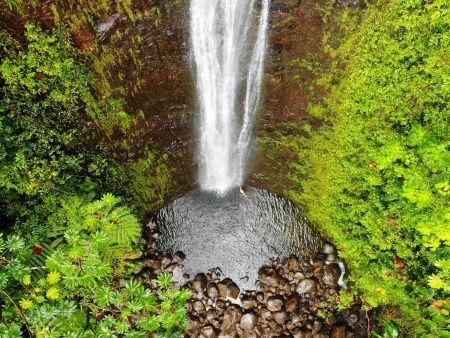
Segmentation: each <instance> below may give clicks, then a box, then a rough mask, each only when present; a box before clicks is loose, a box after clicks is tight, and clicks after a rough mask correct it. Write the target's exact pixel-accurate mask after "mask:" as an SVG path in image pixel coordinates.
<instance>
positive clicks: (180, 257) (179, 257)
mask: <svg viewBox="0 0 450 338" xmlns="http://www.w3.org/2000/svg"><path fill="white" fill-rule="evenodd" d="M173 258H174V259H175V260H177V261H178V262H182V261H184V259H185V258H186V255H185V254H184V253H183V252H181V251H177V252H175V253H174V254H173Z"/></svg>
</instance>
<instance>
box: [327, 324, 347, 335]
mask: <svg viewBox="0 0 450 338" xmlns="http://www.w3.org/2000/svg"><path fill="white" fill-rule="evenodd" d="M346 334H347V329H346V327H345V326H335V327H333V328H332V329H331V331H330V338H344V337H345V335H346Z"/></svg>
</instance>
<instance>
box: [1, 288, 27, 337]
mask: <svg viewBox="0 0 450 338" xmlns="http://www.w3.org/2000/svg"><path fill="white" fill-rule="evenodd" d="M2 293H3V294H4V295H5V296H6V297H8V299H9V300H10V301H11V303H13V304H14V306H15V307H16V309H17V311H19V315H20V318H22V321H23V323H24V325H25V327H26V329H27V331H28V336H29V337H33V335H32V334H31V331H30V328H29V327H28V322H27V319H26V318H25V315H24V314H23V312H22V309H21V308H20V307H19V306H18V305H17V304H16V302H15V301H14V300H13V299H12V298H11V296H10V295H9V294H8V293H7V292H5V291H3V290H2Z"/></svg>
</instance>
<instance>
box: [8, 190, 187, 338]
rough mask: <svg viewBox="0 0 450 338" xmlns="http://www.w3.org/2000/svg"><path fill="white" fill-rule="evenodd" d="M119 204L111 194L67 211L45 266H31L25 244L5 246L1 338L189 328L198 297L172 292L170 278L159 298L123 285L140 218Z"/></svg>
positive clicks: (11, 239) (127, 282)
mask: <svg viewBox="0 0 450 338" xmlns="http://www.w3.org/2000/svg"><path fill="white" fill-rule="evenodd" d="M118 202H119V200H118V199H117V198H115V197H113V196H112V195H109V194H108V195H105V196H104V197H103V198H102V199H101V200H98V201H94V202H91V203H87V204H83V203H73V201H71V203H68V204H67V205H65V206H64V208H63V209H62V210H61V212H60V214H59V215H58V219H59V220H64V221H65V222H64V221H63V222H62V224H61V227H62V228H63V230H64V231H63V232H62V233H61V234H62V237H60V238H59V237H58V236H57V237H55V238H54V239H55V242H57V243H59V244H58V245H57V247H56V249H55V250H54V251H53V252H52V253H51V254H49V255H47V258H46V259H45V260H44V264H45V265H44V266H33V265H32V262H33V260H32V259H31V257H32V256H33V253H32V250H30V249H28V248H27V245H26V242H25V241H24V239H23V238H21V237H19V236H17V235H10V236H8V237H7V238H6V240H5V239H3V238H1V239H0V253H1V257H0V258H1V259H0V262H1V269H0V292H1V293H2V294H3V295H4V296H5V297H3V298H4V300H3V304H2V305H3V309H2V318H1V322H0V334H1V336H2V337H21V336H22V328H26V330H27V331H28V334H29V336H31V334H33V335H34V336H36V337H62V336H64V337H117V336H118V335H123V336H124V337H147V332H156V331H157V330H158V329H160V330H161V329H162V330H163V331H164V332H166V333H167V334H171V333H175V332H176V330H178V329H180V328H181V327H182V326H183V325H184V324H183V323H184V322H185V319H186V310H185V308H184V304H185V302H186V300H187V299H189V298H190V296H191V293H190V291H188V290H183V289H182V290H180V289H177V288H173V287H172V278H171V276H170V275H169V274H167V273H163V274H161V275H159V276H158V278H157V285H158V287H159V290H158V293H152V291H151V290H149V289H146V288H145V287H144V286H143V285H142V284H141V283H139V282H138V281H136V280H133V279H127V278H124V277H122V278H120V279H119V278H118V277H119V276H121V275H122V276H123V266H124V265H125V264H126V262H127V259H128V258H130V257H131V258H132V257H133V255H132V254H131V253H128V254H127V251H128V250H131V249H132V248H131V246H132V245H133V244H134V243H135V242H136V241H137V239H138V238H139V237H140V236H139V235H140V225H139V223H138V222H137V220H136V218H134V217H133V216H131V215H130V214H129V212H128V210H127V209H126V208H125V207H122V206H117V203H118ZM127 264H128V265H129V266H130V264H131V263H127ZM42 271H45V274H42Z"/></svg>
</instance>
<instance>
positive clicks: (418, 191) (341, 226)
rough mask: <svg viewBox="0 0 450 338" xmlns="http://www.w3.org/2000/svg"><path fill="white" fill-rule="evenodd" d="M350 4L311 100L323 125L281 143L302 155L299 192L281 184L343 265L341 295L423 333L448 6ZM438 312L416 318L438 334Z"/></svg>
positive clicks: (439, 226) (444, 161) (435, 233)
mask: <svg viewBox="0 0 450 338" xmlns="http://www.w3.org/2000/svg"><path fill="white" fill-rule="evenodd" d="M352 11H353V10H347V11H345V12H344V13H343V14H342V16H341V22H340V27H341V33H342V34H343V35H344V39H343V43H341V45H340V47H339V48H338V49H333V48H332V47H330V46H331V45H332V44H334V42H335V41H331V43H330V44H329V45H327V48H328V51H329V53H330V57H331V58H332V61H333V62H331V64H332V69H331V70H330V71H329V72H328V73H327V74H325V76H324V77H323V78H322V79H321V80H320V82H319V84H320V85H322V86H324V87H325V88H326V90H327V95H326V96H325V99H324V102H323V104H321V105H315V106H312V107H311V109H310V112H311V114H313V115H314V116H316V117H318V118H320V119H322V120H323V121H324V124H323V127H321V128H319V130H317V131H312V132H311V131H310V130H311V128H306V129H305V130H306V131H308V132H310V134H311V137H310V139H309V140H304V139H302V140H299V139H291V138H289V137H286V138H284V139H283V141H282V142H283V144H287V143H289V142H292V143H294V146H293V149H296V150H297V151H298V156H299V158H301V159H302V163H299V164H294V165H293V169H295V171H294V173H293V178H294V179H296V180H297V181H298V182H299V183H300V184H301V185H302V189H303V190H302V191H301V192H299V191H298V189H290V190H288V191H286V193H287V194H288V195H289V196H290V197H291V198H292V199H293V200H295V201H297V202H299V203H301V204H302V205H304V206H305V209H306V211H307V214H308V216H309V218H310V219H311V220H313V221H314V222H316V223H317V224H318V226H319V227H321V229H322V230H323V231H324V232H325V233H326V234H327V235H328V236H330V237H331V238H332V239H333V241H334V242H335V243H336V244H337V245H338V247H339V249H340V255H341V256H342V257H343V258H344V259H345V260H346V262H347V264H348V265H349V267H350V271H351V276H350V283H349V286H350V287H349V289H348V291H347V293H343V294H342V295H341V302H342V304H348V303H349V302H351V300H352V299H353V296H355V295H361V296H362V298H363V301H364V303H365V304H366V307H377V306H380V305H389V306H391V309H392V311H393V312H394V315H395V316H401V317H402V319H401V320H402V321H403V323H405V322H407V321H415V322H414V323H413V324H414V325H411V327H416V328H420V330H421V331H420V330H419V331H420V334H424V335H425V334H426V332H427V329H422V328H421V326H420V319H419V318H420V313H422V314H425V315H426V316H428V317H429V318H431V319H430V320H431V321H433V320H434V319H433V318H435V317H436V316H435V315H434V314H436V311H437V310H436V309H437V308H436V307H434V309H432V308H431V310H426V309H425V307H424V304H427V302H429V301H431V302H433V299H435V298H436V297H437V298H439V297H442V296H443V295H445V294H448V292H449V287H448V285H449V284H448V278H449V259H450V248H449V245H450V230H449V229H450V227H449V219H450V203H449V193H450V174H449V165H450V152H449V146H450V131H449V122H450V82H449V80H450V77H449V73H448V69H449V67H450V64H449V55H448V51H449V46H450V24H449V23H450V3H449V2H448V1H443V0H434V1H425V0H424V1H422V0H410V1H399V0H395V1H389V2H381V1H380V2H379V3H373V4H371V5H370V6H369V8H368V9H367V10H366V11H365V12H364V13H363V20H362V21H361V22H358V20H355V17H357V16H355V15H354V13H352ZM329 42H330V41H329ZM303 142H305V144H306V146H304V145H303V144H302V143H303ZM427 283H428V285H429V287H431V288H432V289H430V288H429V287H427V286H426V285H427ZM433 289H437V290H440V291H439V292H434V291H433ZM439 302H440V301H439ZM443 302H444V301H443ZM444 303H445V302H444ZM444 303H443V304H444ZM432 304H436V301H435V302H434V303H432ZM396 308H397V310H399V312H397V310H396ZM438 310H439V316H441V319H442V320H440V323H441V324H442V323H444V324H442V325H441V326H440V327H439V329H437V330H438V331H436V330H435V331H432V330H431V326H430V325H428V324H426V323H427V322H426V321H424V323H425V327H427V328H429V330H428V331H429V332H430V333H432V334H434V336H446V335H448V334H449V332H450V331H449V327H448V323H449V319H448V313H447V310H446V309H445V307H442V308H439V309H438ZM442 310H443V311H442ZM430 311H431V312H430ZM433 313H434V314H433ZM433 316H434V317H433ZM427 320H428V319H427ZM436 320H437V319H436ZM439 330H440V331H439ZM419 331H418V332H419ZM444 333H445V334H444Z"/></svg>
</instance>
